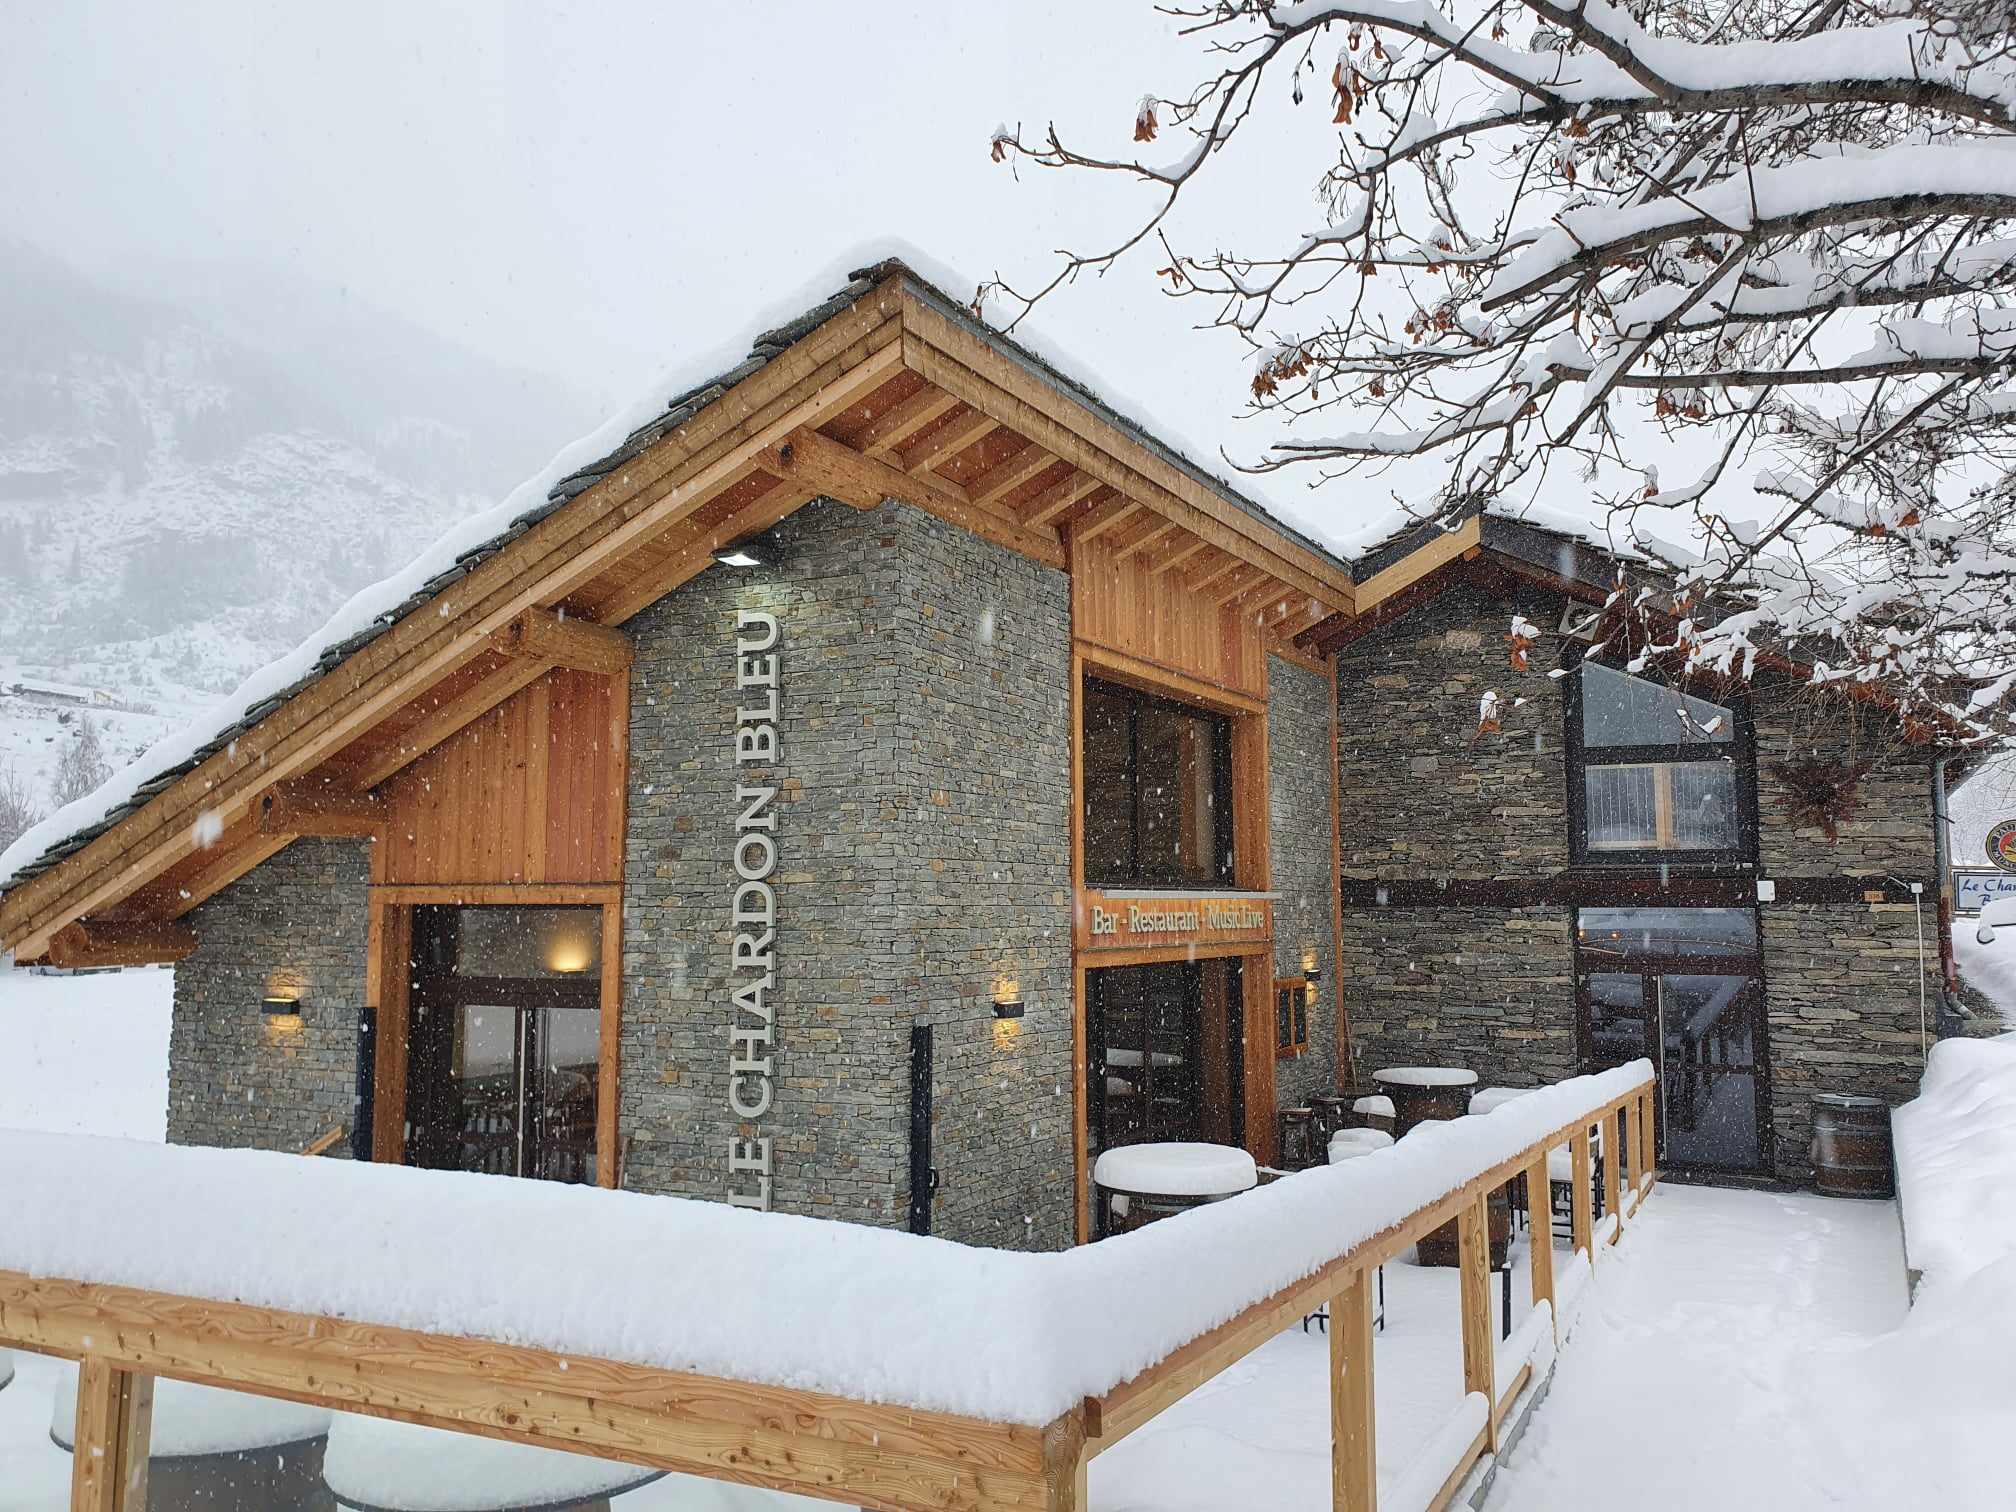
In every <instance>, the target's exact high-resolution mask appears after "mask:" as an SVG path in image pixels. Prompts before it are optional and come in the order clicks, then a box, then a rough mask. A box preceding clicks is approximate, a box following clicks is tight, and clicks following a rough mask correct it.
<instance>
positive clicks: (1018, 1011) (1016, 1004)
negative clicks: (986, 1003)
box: [994, 997, 1029, 1019]
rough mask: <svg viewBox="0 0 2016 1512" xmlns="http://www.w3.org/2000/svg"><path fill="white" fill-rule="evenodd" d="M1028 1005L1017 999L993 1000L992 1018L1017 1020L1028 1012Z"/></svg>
mask: <svg viewBox="0 0 2016 1512" xmlns="http://www.w3.org/2000/svg"><path fill="white" fill-rule="evenodd" d="M1028 1007H1029V1005H1028V1004H1027V1003H1025V1002H1023V1001H1022V999H1020V998H1019V997H1012V998H996V999H994V1017H996V1018H997V1019H1017V1018H1020V1017H1022V1015H1023V1014H1024V1013H1025V1012H1027V1011H1028Z"/></svg>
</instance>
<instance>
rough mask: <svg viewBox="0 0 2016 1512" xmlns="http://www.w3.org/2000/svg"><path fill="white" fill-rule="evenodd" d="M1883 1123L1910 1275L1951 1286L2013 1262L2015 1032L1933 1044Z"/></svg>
mask: <svg viewBox="0 0 2016 1512" xmlns="http://www.w3.org/2000/svg"><path fill="white" fill-rule="evenodd" d="M1891 1124H1892V1128H1893V1129H1894V1131H1895V1135H1896V1144H1897V1179H1898V1183H1899V1187H1900V1190H1901V1204H1902V1207H1903V1213H1904V1248H1905V1261H1906V1263H1907V1264H1908V1265H1909V1266H1910V1267H1911V1269H1913V1270H1915V1271H1918V1272H1921V1273H1922V1274H1923V1276H1924V1277H1925V1280H1926V1281H1927V1282H1928V1283H1931V1284H1933V1285H1935V1286H1938V1287H1952V1286H1956V1285H1959V1284H1961V1283H1963V1282H1965V1281H1966V1280H1967V1279H1968V1278H1969V1277H1971V1276H1972V1275H1973V1274H1974V1273H1975V1272H1977V1271H1980V1270H1983V1269H1986V1268H1988V1267H1991V1266H1995V1265H1997V1264H2011V1265H2016V1035H2004V1036H2003V1037H2002V1038H2000V1039H1991V1040H1969V1039H1948V1040H1941V1041H1940V1042H1939V1043H1938V1044H1936V1045H1934V1046H1933V1047H1932V1055H1931V1058H1930V1059H1929V1060H1928V1061H1927V1062H1926V1065H1925V1076H1924V1079H1923V1080H1922V1081H1921V1082H1920V1083H1919V1093H1918V1096H1917V1097H1916V1098H1914V1099H1913V1100H1912V1101H1910V1102H1908V1103H1906V1104H1905V1105H1904V1106H1903V1107H1901V1108H1899V1109H1898V1110H1897V1111H1896V1113H1895V1114H1894V1115H1892V1119H1891ZM2009 1274H2010V1276H2011V1277H2016V1270H2011V1271H2010V1272H2009ZM2011 1308H2012V1313H2016V1293H2012V1299H2011Z"/></svg>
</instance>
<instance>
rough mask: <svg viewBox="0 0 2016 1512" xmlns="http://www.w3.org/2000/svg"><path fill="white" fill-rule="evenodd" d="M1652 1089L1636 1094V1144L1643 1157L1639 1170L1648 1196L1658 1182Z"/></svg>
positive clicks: (1655, 1126) (1648, 1088) (1656, 1141)
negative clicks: (1643, 1177) (1643, 1178)
mask: <svg viewBox="0 0 2016 1512" xmlns="http://www.w3.org/2000/svg"><path fill="white" fill-rule="evenodd" d="M1652 1117H1653V1104H1652V1089H1651V1088H1650V1087H1647V1088H1646V1089H1645V1090H1644V1091H1643V1092H1641V1093H1639V1094H1638V1143H1639V1153H1640V1154H1641V1155H1642V1156H1643V1164H1642V1167H1641V1169H1643V1171H1644V1173H1645V1191H1646V1193H1647V1194H1648V1195H1649V1194H1650V1193H1651V1191H1652V1187H1653V1184H1654V1183H1655V1182H1657V1181H1658V1180H1659V1159H1658V1154H1657V1148H1658V1140H1657V1138H1656V1137H1655V1130H1656V1128H1657V1125H1655V1124H1654V1123H1653V1122H1652Z"/></svg>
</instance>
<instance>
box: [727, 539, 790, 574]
mask: <svg viewBox="0 0 2016 1512" xmlns="http://www.w3.org/2000/svg"><path fill="white" fill-rule="evenodd" d="M714 560H715V561H717V562H719V563H720V564H721V565H722V566H723V567H768V566H771V565H772V564H774V563H775V562H776V560H777V551H776V548H775V547H774V546H772V545H771V543H770V542H769V541H767V540H765V539H764V538H763V537H762V536H750V537H749V538H748V539H747V540H743V541H731V542H730V543H729V544H728V545H726V546H723V547H720V548H719V549H717V550H716V551H715V553H714Z"/></svg>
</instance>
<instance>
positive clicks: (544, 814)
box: [378, 669, 629, 885]
mask: <svg viewBox="0 0 2016 1512" xmlns="http://www.w3.org/2000/svg"><path fill="white" fill-rule="evenodd" d="M628 691H629V690H628V685H627V683H626V682H625V681H624V680H623V679H621V678H613V677H607V676H603V675H601V674H597V673H592V672H571V671H567V670H564V669H556V670H554V671H551V672H548V673H547V674H546V675H545V676H543V677H541V678H540V679H539V680H538V681H536V682H534V683H533V684H531V686H529V687H527V688H524V689H521V690H520V691H519V692H517V693H515V694H513V695H512V696H511V697H510V698H508V699H506V700H505V701H504V702H503V703H501V704H499V705H498V706H497V707H496V708H494V709H492V710H491V711H490V712H489V713H488V714H485V715H484V716H483V717H482V718H481V719H478V720H476V721H474V722H473V723H471V724H469V725H468V726H466V727H465V728H463V729H462V730H461V731H460V732H459V733H457V734H456V735H454V736H452V737H450V738H449V739H448V740H446V741H443V742H442V743H441V744H440V745H438V746H436V747H435V748H434V749H433V750H431V751H429V752H428V753H427V754H426V755H424V756H422V757H420V758H419V759H418V760H417V761H415V762H414V763H413V764H412V765H411V766H409V767H407V768H406V769H405V770H404V771H402V772H401V773H400V774H399V775H398V776H397V777H395V778H394V779H393V780H392V782H391V783H390V784H388V787H387V790H386V794H385V799H386V809H387V822H386V826H385V838H384V839H383V840H382V841H381V842H380V845H381V849H382V856H381V860H380V867H381V870H380V874H379V877H378V880H379V881H381V882H384V883H390V884H393V885H411V884H415V883H485V882H615V881H620V880H621V878H622V874H623V835H622V813H623V801H624V784H625V782H626V781H627V773H626V770H625V766H626V762H625V752H624V749H623V746H624V742H623V739H622V731H621V730H620V729H619V724H620V723H621V719H622V716H623V711H624V710H627V707H628Z"/></svg>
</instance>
